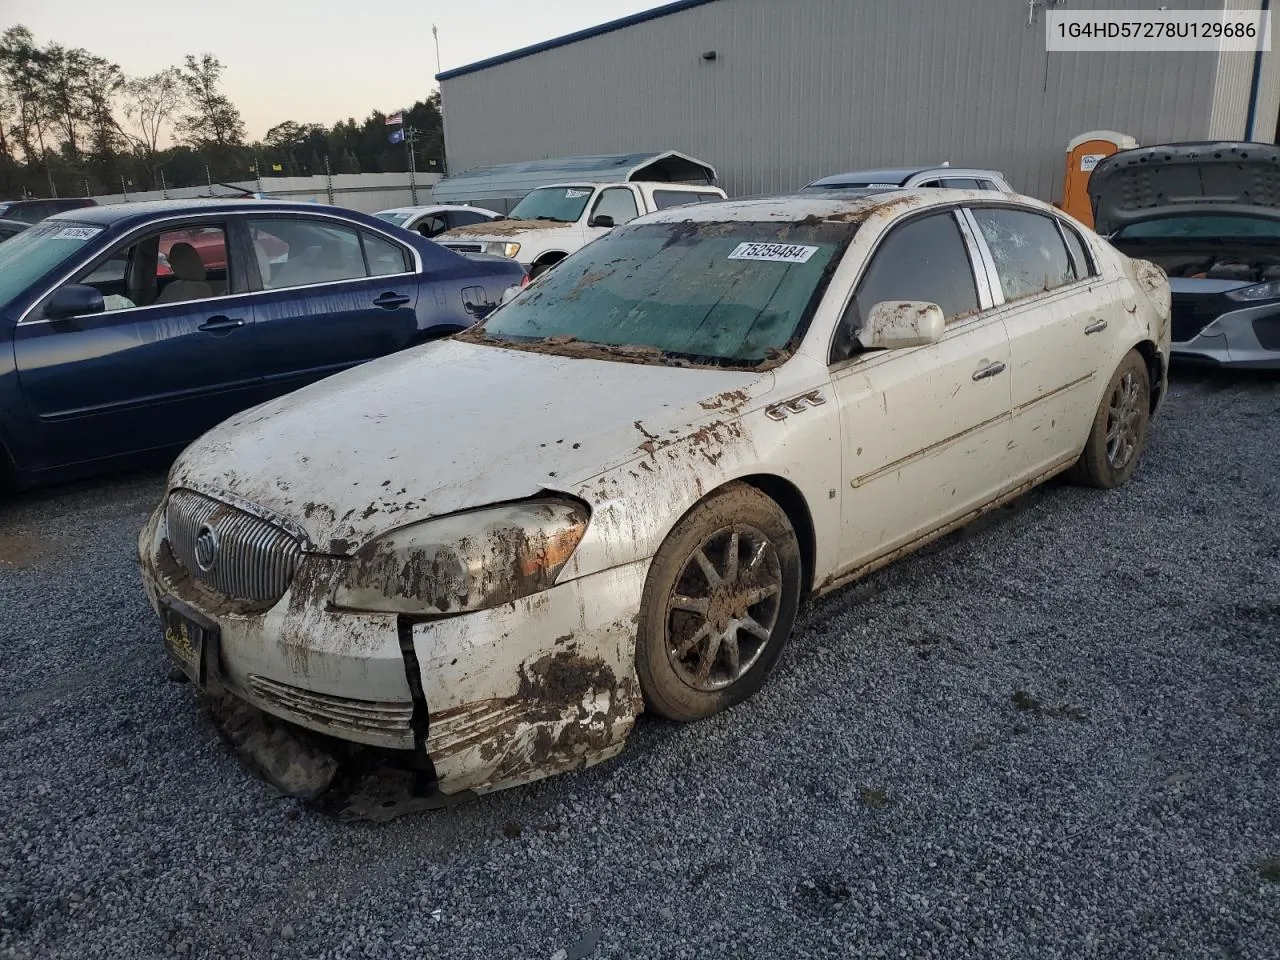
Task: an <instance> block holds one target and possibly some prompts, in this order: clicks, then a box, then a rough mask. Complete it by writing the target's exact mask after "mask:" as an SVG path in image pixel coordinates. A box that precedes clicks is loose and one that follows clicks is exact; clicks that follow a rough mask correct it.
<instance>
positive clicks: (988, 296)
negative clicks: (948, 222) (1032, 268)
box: [952, 207, 997, 311]
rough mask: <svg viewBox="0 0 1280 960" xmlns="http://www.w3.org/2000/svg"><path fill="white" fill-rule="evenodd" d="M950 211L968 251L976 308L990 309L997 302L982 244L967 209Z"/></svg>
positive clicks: (958, 208) (960, 208) (961, 208)
mask: <svg viewBox="0 0 1280 960" xmlns="http://www.w3.org/2000/svg"><path fill="white" fill-rule="evenodd" d="M952 213H953V214H954V215H955V218H956V223H957V224H959V226H960V236H961V237H962V238H963V240H964V245H965V248H966V249H967V250H968V252H969V269H971V270H972V271H973V279H974V284H975V286H977V288H978V309H979V310H980V311H981V310H990V309H991V308H992V307H994V306H996V305H997V304H996V302H995V296H994V294H993V293H992V289H991V269H990V267H989V266H988V265H987V261H986V259H985V258H984V256H983V253H984V251H983V248H982V245H981V244H980V243H979V242H978V238H977V236H976V235H975V233H974V230H973V223H972V222H971V220H970V218H969V217H968V216H966V213H967V211H966V210H965V209H964V208H963V207H957V208H956V209H955V210H953V211H952ZM979 265H981V267H982V269H981V270H979V269H978V266H979Z"/></svg>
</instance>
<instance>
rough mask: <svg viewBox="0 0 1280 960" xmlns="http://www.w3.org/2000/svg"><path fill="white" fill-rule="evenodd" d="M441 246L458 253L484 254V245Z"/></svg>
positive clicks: (445, 244)
mask: <svg viewBox="0 0 1280 960" xmlns="http://www.w3.org/2000/svg"><path fill="white" fill-rule="evenodd" d="M441 246H442V247H448V248H449V249H450V250H456V251H457V252H458V253H484V244H482V243H442V244H441Z"/></svg>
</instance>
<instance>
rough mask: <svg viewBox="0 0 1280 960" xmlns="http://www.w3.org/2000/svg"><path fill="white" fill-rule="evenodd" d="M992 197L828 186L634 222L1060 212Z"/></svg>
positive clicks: (1016, 198)
mask: <svg viewBox="0 0 1280 960" xmlns="http://www.w3.org/2000/svg"><path fill="white" fill-rule="evenodd" d="M1003 197H1004V199H1003V201H1001V200H995V199H994V195H993V194H992V192H991V191H990V190H954V189H951V188H948V187H911V188H899V189H896V190H858V189H851V190H831V191H825V192H822V193H792V194H780V195H775V196H771V197H753V198H751V199H750V200H721V201H718V202H714V203H699V204H696V205H692V206H686V207H671V208H670V209H667V210H661V211H659V212H657V213H651V214H647V215H646V216H644V217H641V218H639V219H637V220H633V221H631V222H632V223H636V224H640V223H683V222H692V223H720V222H726V221H734V220H741V221H744V222H748V223H749V222H763V221H779V222H783V223H787V222H791V223H798V222H800V221H809V222H814V221H822V220H837V221H839V220H845V221H849V222H854V221H858V220H863V219H865V218H867V217H869V216H871V215H872V214H873V213H876V212H877V211H880V210H883V209H886V208H887V209H890V210H892V209H894V208H896V207H904V208H912V209H917V208H920V209H922V208H925V207H936V206H944V205H947V204H954V203H963V202H966V201H967V202H979V201H980V202H982V203H984V204H987V203H992V202H997V203H999V202H1005V203H1008V202H1014V203H1017V204H1020V205H1022V206H1025V207H1032V208H1035V209H1038V210H1043V211H1046V212H1049V213H1059V214H1060V211H1056V210H1055V209H1054V208H1053V207H1051V206H1050V205H1049V204H1047V203H1042V202H1041V201H1039V200H1036V199H1034V198H1032V197H1024V196H1021V195H1017V194H1004V195H1003Z"/></svg>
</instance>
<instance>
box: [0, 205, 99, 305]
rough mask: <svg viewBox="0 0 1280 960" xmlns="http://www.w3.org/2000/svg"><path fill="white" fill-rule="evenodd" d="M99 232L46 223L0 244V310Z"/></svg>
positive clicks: (57, 222) (79, 225)
mask: <svg viewBox="0 0 1280 960" xmlns="http://www.w3.org/2000/svg"><path fill="white" fill-rule="evenodd" d="M101 232H102V227H95V226H90V225H88V224H83V223H74V222H72V221H70V220H45V221H43V222H42V223H38V224H36V225H35V226H33V227H30V228H29V229H27V230H23V231H22V232H21V233H19V234H16V235H15V236H13V237H11V238H10V239H8V240H6V241H5V242H4V243H0V310H5V309H7V308H8V306H9V304H11V303H13V301H14V300H15V299H16V298H17V297H19V296H20V295H21V294H22V293H23V292H24V291H25V290H26V289H27V287H29V286H30V285H31V284H32V283H34V282H35V281H36V280H39V279H40V278H41V277H43V276H44V275H45V274H46V273H48V272H50V271H51V270H53V269H54V268H55V267H57V266H58V265H59V264H62V263H64V262H66V261H68V260H70V259H72V258H73V257H74V256H75V255H76V254H77V253H79V252H80V251H81V250H82V249H84V246H85V244H87V243H88V242H89V241H90V240H91V239H93V238H94V237H95V236H97V235H98V234H100V233H101Z"/></svg>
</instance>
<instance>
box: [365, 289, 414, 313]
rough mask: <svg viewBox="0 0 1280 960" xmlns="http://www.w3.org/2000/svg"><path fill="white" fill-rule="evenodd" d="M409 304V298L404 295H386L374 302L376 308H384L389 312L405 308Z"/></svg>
mask: <svg viewBox="0 0 1280 960" xmlns="http://www.w3.org/2000/svg"><path fill="white" fill-rule="evenodd" d="M408 302H409V298H408V297H406V296H405V295H404V294H403V293H389V292H388V293H384V294H383V295H382V296H380V297H378V298H377V299H375V300H374V301H373V305H374V306H375V307H384V308H385V309H387V310H394V309H395V308H396V307H403V306H404V305H405V304H406V303H408Z"/></svg>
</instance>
